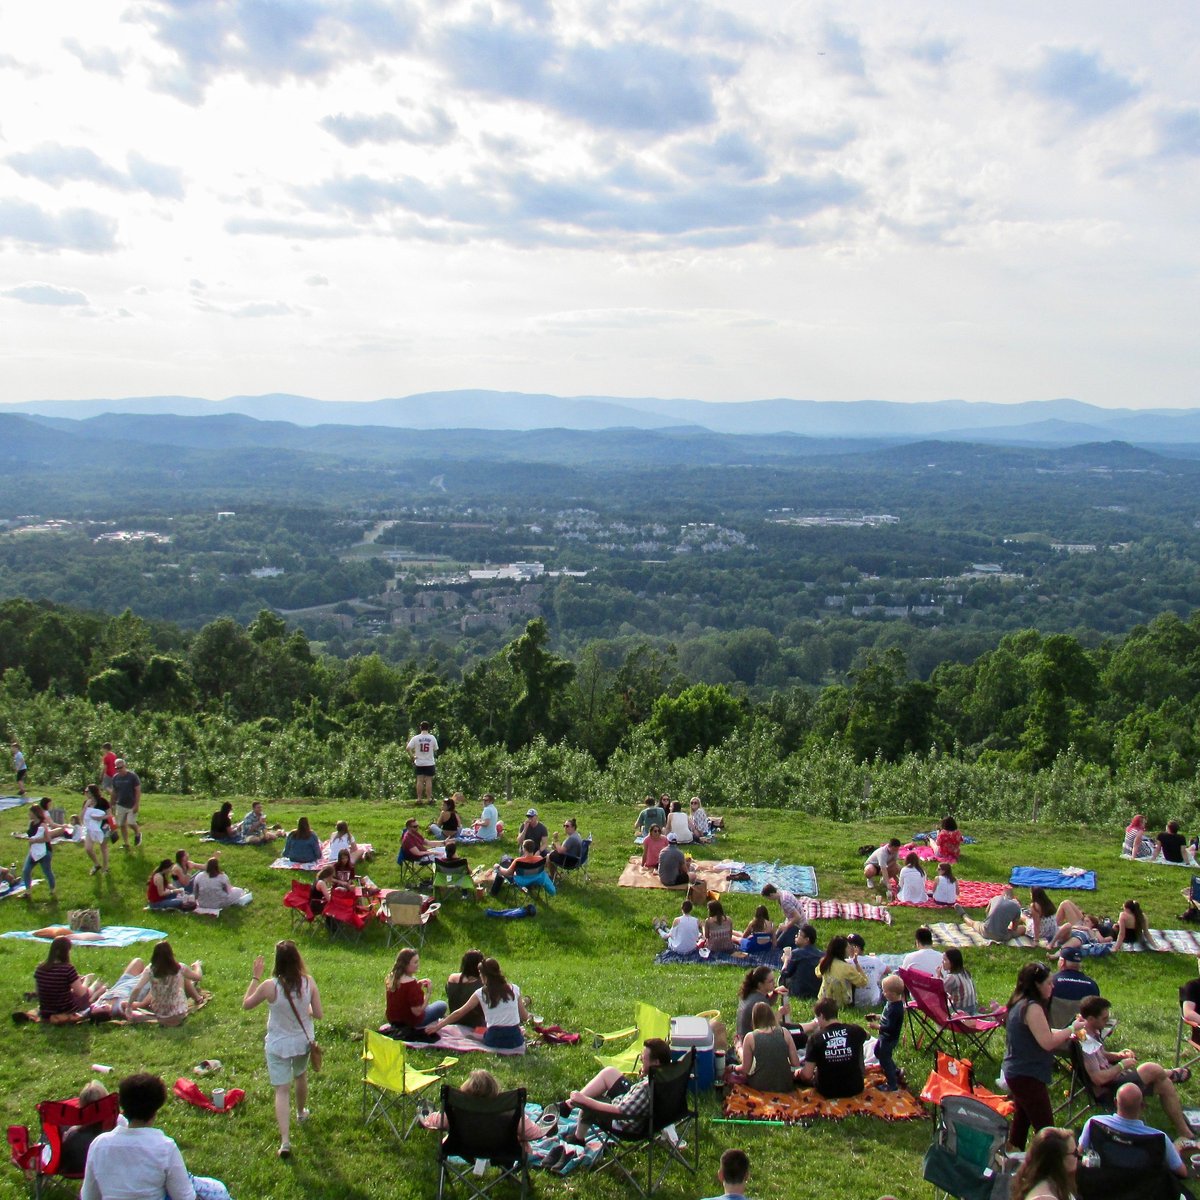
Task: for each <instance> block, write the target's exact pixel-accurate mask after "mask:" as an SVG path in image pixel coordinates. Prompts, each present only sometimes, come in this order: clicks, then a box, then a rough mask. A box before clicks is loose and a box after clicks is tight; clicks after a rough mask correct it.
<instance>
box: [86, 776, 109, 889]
mask: <svg viewBox="0 0 1200 1200" xmlns="http://www.w3.org/2000/svg"><path fill="white" fill-rule="evenodd" d="M83 848H84V850H85V851H86V852H87V856H88V858H90V859H91V860H92V869H91V870H90V871H89V872H88V874H89V875H95V874H96V873H97V872H98V871H103V872H104V873H105V874H106V875H107V874H108V801H107V800H105V798H104V797H103V796H102V795H101V794H100V789H99V788H98V787H97V786H96V785H95V784H94V783H89V784H88V785H87V787H86V788H84V790H83ZM97 850H99V851H100V857H99V858H97V857H96V851H97Z"/></svg>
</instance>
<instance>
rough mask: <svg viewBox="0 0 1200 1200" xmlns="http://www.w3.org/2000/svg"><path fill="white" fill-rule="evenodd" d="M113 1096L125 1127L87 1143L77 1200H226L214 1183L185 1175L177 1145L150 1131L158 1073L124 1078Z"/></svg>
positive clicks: (161, 1099)
mask: <svg viewBox="0 0 1200 1200" xmlns="http://www.w3.org/2000/svg"><path fill="white" fill-rule="evenodd" d="M117 1092H118V1095H119V1096H120V1098H121V1112H122V1113H123V1114H124V1116H125V1122H126V1123H125V1124H124V1125H118V1126H117V1127H116V1129H111V1130H109V1131H108V1132H107V1133H102V1134H100V1135H99V1136H98V1137H97V1138H96V1139H95V1141H93V1142H92V1145H91V1148H90V1149H89V1150H88V1156H87V1169H86V1171H85V1172H84V1176H83V1189H82V1191H80V1193H79V1196H80V1200H110V1198H111V1197H123V1198H127V1200H151V1198H153V1200H162V1198H163V1197H167V1198H169V1200H229V1190H228V1188H226V1187H225V1185H224V1184H223V1183H222V1182H221V1181H220V1180H219V1179H209V1178H207V1177H205V1176H201V1175H189V1174H188V1170H187V1167H185V1166H184V1165H183V1155H181V1154H180V1153H179V1147H178V1146H176V1145H175V1143H174V1142H173V1141H172V1140H171V1139H170V1138H169V1137H167V1135H166V1134H165V1133H163V1132H162V1130H160V1129H156V1128H155V1127H154V1118H155V1117H156V1116H157V1115H158V1110H159V1109H160V1108H162V1106H163V1105H164V1104H166V1102H167V1085H166V1084H165V1083H163V1081H162V1080H161V1079H160V1078H159V1077H158V1076H157V1075H151V1074H148V1073H139V1074H136V1075H126V1076H125V1078H124V1079H122V1080H121V1083H120V1086H119V1088H118V1089H117Z"/></svg>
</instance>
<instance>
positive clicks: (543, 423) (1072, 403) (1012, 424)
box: [0, 389, 1200, 446]
mask: <svg viewBox="0 0 1200 1200" xmlns="http://www.w3.org/2000/svg"><path fill="white" fill-rule="evenodd" d="M0 413H24V414H36V415H38V416H40V417H43V418H45V417H50V418H65V419H67V420H75V421H78V420H87V419H89V418H93V417H98V416H102V415H104V414H110V413H122V414H135V415H141V416H167V415H171V416H177V417H217V416H235V415H236V416H242V417H250V418H253V419H254V420H256V421H264V422H287V423H288V424H290V425H296V426H301V427H312V426H317V425H333V426H337V425H341V426H377V427H381V428H389V429H413V430H436V429H475V430H513V431H529V430H535V429H568V430H580V431H600V430H612V429H643V430H652V429H662V430H667V429H678V428H683V427H688V426H697V427H699V428H701V429H705V430H708V431H710V432H712V433H723V434H760V435H773V434H782V433H788V434H796V435H799V436H802V437H810V438H870V439H875V438H898V439H912V438H930V437H933V438H941V439H946V440H962V441H987V442H1008V443H1014V444H1030V445H1046V446H1054V445H1075V444H1079V443H1081V442H1090V441H1111V440H1122V441H1127V442H1130V443H1133V444H1137V445H1183V444H1197V443H1200V409H1196V408H1187V409H1185V408H1180V409H1164V408H1158V409H1128V408H1121V409H1114V408H1100V407H1098V406H1096V405H1091V404H1085V403H1083V402H1081V401H1078V400H1071V399H1066V398H1064V399H1055V400H1027V401H1020V402H1017V403H1014V404H996V403H990V402H982V401H980V402H976V401H967V400H934V401H918V402H913V403H898V402H895V401H889V400H851V401H825V400H792V399H787V398H782V397H781V398H774V399H763V400H747V401H744V402H741V403H719V402H714V401H706V400H688V399H662V398H654V397H615V396H554V395H550V394H545V393H528V392H502V391H488V390H483V389H473V390H472V389H467V390H459V391H446V392H420V393H417V394H415V395H411V396H403V397H390V398H385V399H380V400H366V401H329V400H316V399H313V398H312V397H310V396H295V395H289V394H286V393H271V394H268V395H262V396H230V397H228V398H227V399H224V400H204V399H201V398H198V397H194V396H134V397H126V398H122V399H95V400H34V401H27V402H22V403H17V404H4V405H0Z"/></svg>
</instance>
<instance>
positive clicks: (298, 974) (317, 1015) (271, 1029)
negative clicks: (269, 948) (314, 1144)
mask: <svg viewBox="0 0 1200 1200" xmlns="http://www.w3.org/2000/svg"><path fill="white" fill-rule="evenodd" d="M264 1002H265V1003H266V1005H267V1036H266V1042H265V1046H266V1055H267V1076H268V1078H269V1079H270V1081H271V1086H272V1087H273V1088H274V1089H275V1121H276V1123H277V1124H278V1126H279V1150H278V1154H279V1157H280V1158H289V1157H290V1156H291V1153H292V1141H291V1136H290V1132H291V1129H290V1124H291V1092H292V1086H293V1085H295V1088H296V1120H297V1121H298V1122H299V1123H300V1124H304V1122H305V1121H307V1120H308V1115H309V1113H308V1063H309V1052H310V1050H311V1049H312V1046H313V1044H314V1042H315V1038H314V1037H313V1029H314V1026H313V1022H314V1021H319V1020H320V1019H321V1017H322V1015H323V1014H322V1011H321V993H320V992H319V991H318V990H317V981H316V980H315V979H314V978H313V977H312V976H311V975H309V974H308V971H307V969H306V968H305V966H304V959H302V958H301V957H300V951H299V950H298V949H297V948H296V943H295V942H292V941H282V942H276V943H275V969H274V971H273V972H272V974H271V978H270V979H264V978H263V956H262V955H261V954H260V955H259V956H258V957H257V958H256V959H255V960H254V966H253V968H252V969H251V975H250V986H249V987H247V988H246V995H245V996H244V997H243V998H242V1008H243V1009H245V1010H247V1011H248V1010H250V1009H252V1008H257V1007H258V1006H259V1005H260V1004H263V1003H264Z"/></svg>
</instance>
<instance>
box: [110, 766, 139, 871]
mask: <svg viewBox="0 0 1200 1200" xmlns="http://www.w3.org/2000/svg"><path fill="white" fill-rule="evenodd" d="M112 790H113V801H114V803H113V816H114V817H115V818H116V822H117V828H118V829H119V830H120V831H121V849H122V850H128V849H129V829H130V826H132V827H133V844H134V845H135V846H140V845H141V844H142V829H141V826H140V825H139V824H138V817H139V815H140V813H141V807H142V781H141V780H140V779H139V778H138V777H137V773H136V772H134V771H131V770H130V769H129V768H128V767H127V766H126V765H125V760H124V759H123V758H118V759H117V762H116V773H115V774H114V775H113V786H112Z"/></svg>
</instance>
